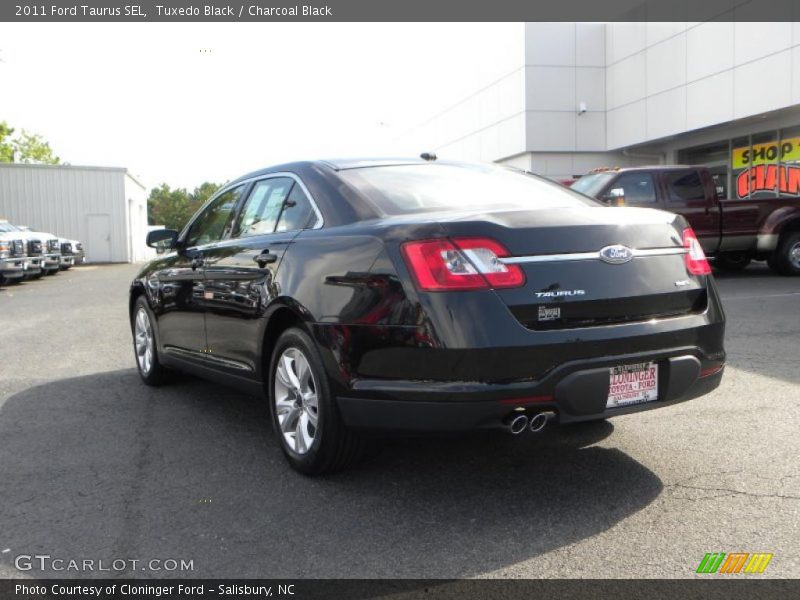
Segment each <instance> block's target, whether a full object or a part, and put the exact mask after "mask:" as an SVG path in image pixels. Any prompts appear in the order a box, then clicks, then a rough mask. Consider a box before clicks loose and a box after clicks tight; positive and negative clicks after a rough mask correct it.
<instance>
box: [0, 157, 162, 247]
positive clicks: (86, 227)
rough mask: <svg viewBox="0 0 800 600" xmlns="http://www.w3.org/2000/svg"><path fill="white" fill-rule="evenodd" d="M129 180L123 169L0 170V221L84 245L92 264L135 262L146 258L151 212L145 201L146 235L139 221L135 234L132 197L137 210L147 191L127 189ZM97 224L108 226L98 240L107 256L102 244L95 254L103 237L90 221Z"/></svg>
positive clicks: (7, 167) (16, 166)
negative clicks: (143, 254)
mask: <svg viewBox="0 0 800 600" xmlns="http://www.w3.org/2000/svg"><path fill="white" fill-rule="evenodd" d="M129 179H130V177H129V176H128V175H127V173H126V170H125V169H118V168H106V167H75V166H67V165H23V164H0V218H7V219H8V220H9V221H11V222H12V223H17V224H20V225H27V226H29V227H31V228H32V229H35V230H38V231H44V232H47V233H53V234H55V235H57V236H59V237H64V238H69V239H76V240H80V241H81V242H83V244H84V251H85V252H86V256H87V260H89V261H92V260H95V261H96V260H110V261H111V262H130V261H132V260H136V259H137V256H139V255H140V254H141V253H142V252H143V250H142V249H141V248H142V247H143V246H144V240H145V235H146V224H147V207H146V199H145V207H144V225H143V227H144V229H142V225H141V224H140V223H139V222H138V221H137V222H136V224H135V227H136V228H137V230H138V231H134V230H133V227H132V222H131V219H130V209H129V203H128V197H131V198H133V199H134V204H136V206H137V207H138V206H140V205H141V198H142V197H143V196H144V194H145V190H144V187H143V186H141V184H138V183H135V187H130V188H127V189H126V186H128V184H127V183H126V180H129ZM131 181H132V180H131ZM136 188H138V189H136ZM137 210H138V209H137ZM97 218H100V219H101V220H103V221H105V222H107V223H108V231H107V234H106V232H102V233H101V234H100V235H99V237H100V238H102V240H103V243H107V244H108V246H107V251H106V248H103V249H99V248H98V247H97V242H95V247H94V248H93V243H92V240H96V239H98V232H97V231H92V230H90V220H91V221H92V222H97V221H96V219H97ZM141 231H144V232H145V233H139V232H141ZM106 239H107V242H105V240H106ZM101 250H102V252H101Z"/></svg>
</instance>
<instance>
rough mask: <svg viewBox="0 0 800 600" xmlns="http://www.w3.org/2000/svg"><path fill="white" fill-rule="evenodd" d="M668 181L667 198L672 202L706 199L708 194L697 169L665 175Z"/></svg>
mask: <svg viewBox="0 0 800 600" xmlns="http://www.w3.org/2000/svg"><path fill="white" fill-rule="evenodd" d="M664 180H665V181H666V183H667V198H668V199H669V200H670V201H671V202H688V201H692V200H705V198H706V194H705V191H704V189H703V183H702V181H700V174H699V173H698V172H697V171H694V170H692V171H675V172H674V173H667V174H666V175H665V176H664Z"/></svg>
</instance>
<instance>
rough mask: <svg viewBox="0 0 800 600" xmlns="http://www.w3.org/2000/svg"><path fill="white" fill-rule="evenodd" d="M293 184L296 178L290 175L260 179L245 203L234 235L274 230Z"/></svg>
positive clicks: (247, 234)
mask: <svg viewBox="0 0 800 600" xmlns="http://www.w3.org/2000/svg"><path fill="white" fill-rule="evenodd" d="M293 184H294V180H293V179H290V178H289V177H275V178H273V179H265V180H264V181H259V182H258V183H257V184H256V186H255V187H254V188H253V191H252V192H251V194H250V197H249V198H248V199H247V203H246V204H245V205H244V209H243V210H242V214H241V216H240V217H239V223H238V226H237V227H236V228H235V230H234V234H233V235H234V237H249V236H253V235H263V234H265V233H272V232H274V231H275V223H277V221H278V216H279V215H280V212H281V207H282V206H283V201H284V200H285V199H286V195H287V194H288V193H289V190H290V189H291V187H292V185H293Z"/></svg>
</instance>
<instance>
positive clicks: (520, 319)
mask: <svg viewBox="0 0 800 600" xmlns="http://www.w3.org/2000/svg"><path fill="white" fill-rule="evenodd" d="M148 244H149V245H151V246H153V247H157V248H159V249H160V250H161V251H162V252H163V253H162V254H161V255H160V256H159V258H157V259H155V260H153V261H152V262H150V263H149V264H148V265H146V266H145V267H144V268H143V269H142V270H141V272H140V273H139V274H138V276H137V277H136V279H135V280H134V281H133V284H132V286H131V291H130V318H131V326H132V330H133V336H134V348H135V352H136V359H137V365H138V369H139V373H140V374H141V376H142V379H143V380H144V381H145V382H146V383H147V384H153V385H154V384H158V383H160V382H161V381H163V379H164V377H165V376H166V375H167V374H168V371H169V370H170V369H177V370H181V371H188V372H191V373H195V374H197V375H200V376H202V377H207V378H210V379H212V380H215V381H218V382H221V383H225V384H229V385H232V386H235V387H237V388H240V389H242V390H244V391H246V392H249V393H253V394H258V395H262V396H263V397H265V398H267V399H268V401H269V405H270V407H271V415H272V421H273V425H274V428H275V431H276V432H277V438H278V440H279V441H280V445H281V448H282V449H283V452H284V453H285V455H286V457H287V458H288V460H289V462H290V463H291V465H292V466H293V467H294V468H296V469H298V470H300V471H302V472H304V473H309V474H313V473H322V472H325V471H329V470H332V469H336V468H341V467H343V466H344V465H346V464H348V463H349V462H351V461H352V460H353V459H354V458H355V457H357V456H358V455H359V454H360V452H361V449H362V447H363V440H364V434H365V433H366V432H371V433H372V434H373V435H374V433H375V432H380V431H390V430H391V431H399V432H421V431H460V430H470V429H476V428H506V429H507V430H509V431H510V432H512V433H515V434H519V433H523V432H526V431H527V432H529V433H530V432H536V431H540V430H541V429H542V428H543V427H545V425H547V423H548V422H553V423H558V424H564V423H574V422H579V421H589V420H596V419H605V418H608V417H613V416H615V415H621V414H626V413H631V412H635V411H640V410H647V409H652V408H658V407H661V406H669V405H671V404H674V403H676V402H680V401H683V400H688V399H690V398H695V397H697V396H699V395H702V394H705V393H707V392H709V391H711V390H713V389H714V388H715V387H717V386H718V385H719V382H720V379H721V377H722V372H723V368H724V364H725V351H724V348H723V336H724V328H725V317H724V313H723V311H722V307H721V305H720V301H719V297H718V295H717V291H716V288H715V285H714V281H713V279H712V277H711V274H710V269H709V266H708V263H707V262H706V258H705V256H704V255H703V251H702V249H701V248H700V245H699V244H698V242H697V239H696V237H695V235H694V233H693V232H692V230H691V229H690V228H689V227H688V226H687V224H686V221H685V220H684V219H683V217H681V216H677V215H674V214H670V213H666V212H662V211H657V210H650V209H641V208H612V207H607V206H605V205H601V204H599V203H597V202H595V201H594V200H591V199H589V198H587V197H585V196H583V195H581V194H579V193H577V192H573V191H570V190H568V189H566V188H564V187H562V186H560V185H558V184H557V183H554V182H551V181H548V180H546V179H543V178H540V177H537V176H534V175H531V174H527V173H523V172H518V171H515V170H511V169H507V168H504V167H498V166H489V165H471V164H464V163H451V162H443V161H433V160H347V161H315V162H298V163H292V164H286V165H281V166H277V167H273V168H269V169H264V170H262V171H258V172H256V173H251V174H249V175H246V176H244V177H241V178H240V179H237V180H236V181H233V182H231V183H229V184H227V185H226V186H225V187H224V188H223V189H221V190H220V191H219V193H217V194H216V195H215V196H214V197H213V198H211V199H210V200H209V201H208V203H207V204H206V205H205V206H203V207H202V208H201V209H200V210H199V211H198V213H197V214H196V215H195V216H194V217H193V218H192V219H191V221H190V222H189V224H188V225H187V226H186V227H185V228H184V230H183V231H182V232H180V233H178V232H177V231H171V230H159V231H154V232H151V233H150V234H149V236H148Z"/></svg>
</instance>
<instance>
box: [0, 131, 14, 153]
mask: <svg viewBox="0 0 800 600" xmlns="http://www.w3.org/2000/svg"><path fill="white" fill-rule="evenodd" d="M13 133H14V129H13V128H12V127H9V126H8V123H6V122H5V121H0V162H4V163H10V162H14V144H13V142H12V140H11V139H10V138H11V136H12V135H13Z"/></svg>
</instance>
